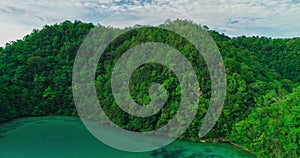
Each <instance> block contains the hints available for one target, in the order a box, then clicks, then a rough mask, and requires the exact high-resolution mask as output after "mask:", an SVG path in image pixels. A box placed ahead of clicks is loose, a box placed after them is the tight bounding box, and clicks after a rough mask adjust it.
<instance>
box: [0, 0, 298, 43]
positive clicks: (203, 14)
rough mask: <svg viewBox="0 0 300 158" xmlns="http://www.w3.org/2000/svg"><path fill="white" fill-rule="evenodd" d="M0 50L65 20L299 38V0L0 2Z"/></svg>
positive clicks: (2, 0) (0, 0)
mask: <svg viewBox="0 0 300 158" xmlns="http://www.w3.org/2000/svg"><path fill="white" fill-rule="evenodd" d="M0 4H1V5H0V26H1V29H0V34H1V38H0V46H4V45H5V43H6V42H8V41H14V40H16V39H22V37H23V36H25V35H26V34H28V33H30V32H31V31H32V29H34V28H36V29H41V28H42V27H43V26H44V25H45V24H54V23H60V22H63V21H64V20H76V19H77V20H81V21H84V22H93V23H95V24H97V23H100V24H105V25H113V26H118V27H124V26H128V25H133V24H159V23H162V22H164V21H165V20H166V19H176V18H188V19H190V20H193V21H194V22H196V23H200V24H203V25H207V26H209V28H211V29H215V30H217V31H219V32H222V33H225V34H226V35H229V36H240V35H247V36H253V35H259V36H267V37H274V38H277V37H284V38H285V37H300V29H299V28H300V0H10V1H6V0H0Z"/></svg>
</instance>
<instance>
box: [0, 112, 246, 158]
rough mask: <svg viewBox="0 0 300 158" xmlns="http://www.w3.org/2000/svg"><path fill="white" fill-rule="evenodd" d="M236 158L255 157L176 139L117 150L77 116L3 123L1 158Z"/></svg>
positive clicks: (224, 147) (223, 146)
mask: <svg viewBox="0 0 300 158" xmlns="http://www.w3.org/2000/svg"><path fill="white" fill-rule="evenodd" d="M119 157H120V158H129V157H130V158H131V157H132V158H147V157H149V158H177V157H182V158H188V157H191V158H192V157H205V158H235V157H243V158H244V157H245V158H246V157H251V156H250V155H249V154H247V153H245V152H243V151H241V150H239V149H237V148H235V147H233V146H231V145H228V144H221V143H220V144H211V143H193V142H187V141H175V142H173V143H171V144H170V145H168V146H166V147H165V148H162V149H159V150H156V151H152V152H145V153H128V152H122V151H119V150H116V149H113V148H111V147H109V146H107V145H105V144H103V143H101V142H100V141H98V140H97V139H96V138H94V136H93V135H91V134H90V133H89V132H88V130H87V129H86V128H85V127H84V126H83V124H82V123H81V121H80V119H79V118H75V117H39V118H22V119H17V120H14V121H11V122H9V123H5V124H2V125H0V158H119Z"/></svg>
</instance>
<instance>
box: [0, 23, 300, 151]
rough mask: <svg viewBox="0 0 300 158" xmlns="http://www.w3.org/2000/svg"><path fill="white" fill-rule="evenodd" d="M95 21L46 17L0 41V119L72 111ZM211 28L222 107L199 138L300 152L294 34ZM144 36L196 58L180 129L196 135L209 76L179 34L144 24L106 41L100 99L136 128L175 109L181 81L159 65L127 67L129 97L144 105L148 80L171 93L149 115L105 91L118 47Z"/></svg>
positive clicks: (164, 119) (299, 75) (299, 46)
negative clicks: (192, 104) (192, 94)
mask: <svg viewBox="0 0 300 158" xmlns="http://www.w3.org/2000/svg"><path fill="white" fill-rule="evenodd" d="M163 25H171V26H173V27H176V28H178V29H180V27H190V30H191V33H192V32H193V31H197V29H203V28H202V26H200V25H197V24H193V23H192V22H189V21H181V20H178V21H174V22H167V23H165V24H163ZM94 27H95V26H94V25H93V24H86V23H82V22H80V21H75V22H70V21H65V22H63V23H61V24H56V25H53V26H48V25H46V26H44V28H43V29H42V30H33V32H32V33H31V34H30V35H27V36H25V37H24V38H23V39H22V40H18V41H15V42H11V43H9V44H7V45H6V46H5V47H4V48H0V74H1V75H0V86H1V88H0V101H1V104H0V122H4V121H7V120H11V119H14V118H17V117H24V116H44V115H73V116H74V115H75V116H76V115H77V112H76V109H75V105H74V101H73V94H72V69H73V64H74V59H75V56H76V53H77V50H78V49H79V47H80V45H81V43H82V41H83V39H84V38H85V37H86V35H87V34H88V33H89V32H90V30H91V29H93V28H94ZM101 27H102V26H101ZM103 29H106V30H107V32H110V31H111V32H113V31H116V30H117V29H114V28H105V27H103ZM209 34H210V35H211V36H212V37H213V39H214V40H215V42H216V44H217V46H218V47H219V50H220V52H221V54H222V57H223V60H224V64H225V67H226V75H227V83H228V86H227V96H226V100H225V104H224V109H223V111H222V114H221V116H220V118H219V120H218V122H217V124H216V125H215V126H214V128H213V129H212V130H211V131H210V133H209V134H208V135H206V136H205V138H206V139H226V140H229V141H231V142H234V143H236V144H238V145H240V146H241V147H243V148H245V149H249V150H250V151H251V152H252V153H254V154H255V155H256V156H258V157H299V155H300V145H299V142H300V140H299V139H300V127H299V122H300V84H299V83H300V38H293V39H271V38H266V37H245V36H242V37H236V38H229V37H227V36H225V35H224V34H219V33H218V32H216V31H209ZM166 37H168V38H166ZM149 41H152V42H153V41H154V42H164V43H167V44H169V45H172V46H173V47H175V48H176V49H178V50H179V51H180V52H182V54H184V55H185V56H186V58H187V59H188V60H189V61H191V62H192V63H198V65H197V67H194V68H195V70H196V72H197V76H198V81H199V84H200V86H201V91H202V94H203V95H202V96H201V97H200V106H199V109H198V111H197V116H196V118H195V119H194V121H193V122H192V124H191V126H190V127H189V128H188V130H187V131H186V132H185V133H184V135H182V136H181V139H189V140H193V141H197V140H198V130H199V128H200V126H201V122H202V118H203V116H204V114H205V113H206V109H207V107H208V105H209V99H210V77H209V72H208V69H207V68H206V64H205V62H204V61H203V59H202V58H201V57H199V55H198V52H197V50H195V49H194V47H193V46H192V45H191V44H189V43H188V42H187V41H186V40H185V39H183V38H181V37H178V36H177V35H174V34H170V33H165V32H162V31H161V30H157V29H154V28H152V27H145V28H139V29H136V30H134V31H130V32H128V33H127V34H125V35H124V36H122V37H120V38H118V39H117V40H115V41H114V42H113V43H112V44H110V46H109V47H108V48H107V49H106V51H105V53H104V55H103V56H102V58H101V60H100V62H99V64H98V68H97V75H96V81H95V83H96V89H97V94H98V98H99V101H100V102H101V105H102V106H103V109H104V110H105V112H106V113H107V115H108V116H109V117H110V118H111V120H113V122H114V123H116V124H118V125H119V126H121V127H123V128H126V129H130V130H134V131H150V130H153V129H157V128H159V127H161V126H162V125H164V124H166V123H168V120H169V119H170V118H172V116H174V114H175V113H176V110H177V108H178V104H179V102H180V85H179V84H178V83H179V82H178V79H177V78H176V76H175V75H174V74H173V73H172V71H169V70H168V68H167V67H164V66H162V65H159V64H154V63H153V64H145V65H144V66H142V67H140V68H139V69H137V70H136V71H135V72H134V73H133V75H132V77H131V82H130V89H131V95H132V98H133V99H134V100H135V101H136V102H137V103H139V104H142V105H146V104H148V103H149V101H150V98H149V96H148V95H149V94H148V90H149V87H150V86H151V84H152V83H161V84H162V85H164V87H165V89H166V90H167V91H168V94H169V98H168V100H167V102H166V106H165V107H164V108H163V109H162V110H161V111H160V112H159V113H158V114H156V115H154V116H152V117H150V118H139V117H133V116H130V115H129V114H127V113H125V112H124V111H122V110H121V109H120V108H119V107H118V105H117V104H116V102H115V101H114V99H113V96H112V94H111V87H110V77H111V72H112V68H113V66H114V64H115V63H116V61H117V60H118V58H119V57H120V56H121V55H122V54H123V53H124V50H128V49H129V48H132V47H134V46H135V45H137V44H139V43H143V42H149ZM194 66H195V65H194ZM93 117H94V116H93ZM93 119H97V118H93ZM98 119H100V118H98Z"/></svg>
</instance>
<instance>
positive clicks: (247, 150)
mask: <svg viewBox="0 0 300 158" xmlns="http://www.w3.org/2000/svg"><path fill="white" fill-rule="evenodd" d="M52 116H53V117H56V116H57V117H76V118H80V117H79V116H78V115H51V114H50V115H33V116H22V117H16V118H12V119H7V120H4V121H1V122H0V125H1V124H4V123H8V122H10V121H14V120H17V119H21V118H38V117H52ZM91 121H97V120H91ZM106 125H110V124H108V123H106ZM160 136H162V137H167V136H166V135H165V136H163V135H160ZM178 140H182V141H190V142H195V143H197V142H199V143H213V144H217V143H226V144H230V145H232V146H234V147H236V148H238V149H240V150H242V151H244V152H247V153H249V154H250V155H252V156H253V157H256V155H255V154H254V153H252V152H251V151H250V150H249V149H247V148H244V147H242V146H240V145H238V144H236V143H233V142H231V141H230V140H227V139H224V138H207V139H199V140H195V139H194V138H178Z"/></svg>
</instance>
